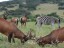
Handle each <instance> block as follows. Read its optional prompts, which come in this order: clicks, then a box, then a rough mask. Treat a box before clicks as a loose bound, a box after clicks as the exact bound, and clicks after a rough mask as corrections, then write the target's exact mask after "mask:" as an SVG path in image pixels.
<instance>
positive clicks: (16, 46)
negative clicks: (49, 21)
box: [0, 22, 64, 48]
mask: <svg viewBox="0 0 64 48" xmlns="http://www.w3.org/2000/svg"><path fill="white" fill-rule="evenodd" d="M63 26H64V23H61V27H63ZM18 28H19V29H20V30H21V31H23V32H24V33H25V34H27V32H28V31H29V30H30V28H32V29H34V32H35V33H36V36H37V37H40V36H46V35H47V34H49V33H50V32H51V31H52V30H55V29H57V28H58V26H57V24H55V26H54V29H52V27H51V25H42V27H41V28H38V27H37V26H36V25H35V22H27V26H26V27H24V26H21V24H20V23H19V25H18ZM15 41H16V42H15V43H13V42H12V43H8V40H7V37H6V36H5V35H3V34H0V48H64V43H60V44H58V46H57V47H56V46H53V47H52V45H49V44H47V45H45V47H41V46H39V45H38V44H37V43H36V42H35V41H33V40H28V41H27V42H26V43H25V44H24V45H23V44H22V43H21V42H20V40H19V39H15Z"/></svg>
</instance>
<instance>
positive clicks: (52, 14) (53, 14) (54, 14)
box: [47, 12, 60, 18]
mask: <svg viewBox="0 0 64 48" xmlns="http://www.w3.org/2000/svg"><path fill="white" fill-rule="evenodd" d="M47 16H53V17H57V18H60V17H59V16H58V15H57V14H56V12H54V13H51V14H48V15H47Z"/></svg>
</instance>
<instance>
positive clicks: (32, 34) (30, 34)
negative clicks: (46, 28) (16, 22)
mask: <svg viewBox="0 0 64 48" xmlns="http://www.w3.org/2000/svg"><path fill="white" fill-rule="evenodd" d="M27 37H28V39H32V40H33V39H34V38H35V37H36V34H35V32H34V30H33V29H30V31H29V32H28V33H27Z"/></svg>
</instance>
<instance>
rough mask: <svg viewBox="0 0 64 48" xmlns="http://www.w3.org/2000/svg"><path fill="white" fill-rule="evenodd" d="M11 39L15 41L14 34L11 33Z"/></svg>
mask: <svg viewBox="0 0 64 48" xmlns="http://www.w3.org/2000/svg"><path fill="white" fill-rule="evenodd" d="M12 41H13V42H14V43H15V39H14V34H13V35H12Z"/></svg>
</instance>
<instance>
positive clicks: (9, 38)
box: [8, 33, 13, 43]
mask: <svg viewBox="0 0 64 48" xmlns="http://www.w3.org/2000/svg"><path fill="white" fill-rule="evenodd" d="M12 35H13V33H10V34H9V35H8V41H9V42H10V43H11V38H12Z"/></svg>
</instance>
